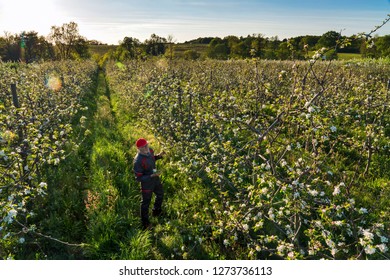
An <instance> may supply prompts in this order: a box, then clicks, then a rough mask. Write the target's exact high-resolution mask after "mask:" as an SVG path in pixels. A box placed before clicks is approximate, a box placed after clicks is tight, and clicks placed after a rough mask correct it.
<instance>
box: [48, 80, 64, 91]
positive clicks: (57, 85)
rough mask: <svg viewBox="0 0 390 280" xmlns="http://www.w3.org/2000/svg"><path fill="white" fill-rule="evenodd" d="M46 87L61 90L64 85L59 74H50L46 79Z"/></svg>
mask: <svg viewBox="0 0 390 280" xmlns="http://www.w3.org/2000/svg"><path fill="white" fill-rule="evenodd" d="M46 87H47V88H49V89H51V90H54V91H59V90H60V89H61V87H62V82H61V80H60V78H58V77H57V76H50V77H48V78H47V79H46Z"/></svg>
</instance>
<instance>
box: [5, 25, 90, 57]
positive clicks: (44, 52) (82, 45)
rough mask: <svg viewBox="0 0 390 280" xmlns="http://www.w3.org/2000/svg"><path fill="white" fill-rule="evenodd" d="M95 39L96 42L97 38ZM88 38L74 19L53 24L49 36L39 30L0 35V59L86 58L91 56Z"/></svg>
mask: <svg viewBox="0 0 390 280" xmlns="http://www.w3.org/2000/svg"><path fill="white" fill-rule="evenodd" d="M94 43H96V42H94ZM89 44H90V43H89V42H88V41H87V39H85V38H84V37H82V36H81V35H80V34H79V30H78V25H77V24H76V23H74V22H70V23H65V24H63V25H62V26H52V27H51V32H50V34H49V35H48V36H47V37H44V36H39V35H38V33H37V32H35V31H30V32H22V33H20V34H11V33H8V32H5V35H4V36H3V37H0V60H3V61H15V62H16V61H23V62H27V63H30V62H35V61H42V60H61V59H79V58H80V59H83V58H88V57H90V54H89Z"/></svg>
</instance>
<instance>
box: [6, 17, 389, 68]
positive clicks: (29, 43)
mask: <svg viewBox="0 0 390 280" xmlns="http://www.w3.org/2000/svg"><path fill="white" fill-rule="evenodd" d="M341 41H343V42H347V43H344V44H343V46H341V44H340V42H341ZM100 44H101V43H100V42H98V41H96V40H91V41H88V40H87V39H86V38H84V37H83V36H81V35H80V34H79V30H78V25H77V24H76V23H74V22H70V23H66V24H63V25H62V26H52V28H51V32H50V34H49V35H48V36H47V37H44V36H39V35H38V33H37V32H35V31H30V32H22V33H20V34H10V33H7V32H6V33H5V35H4V36H3V37H0V60H2V61H24V62H27V63H29V62H34V61H41V60H61V59H83V58H89V57H90V56H91V55H90V53H89V46H90V45H100ZM185 45H186V46H187V50H186V51H185V52H184V56H182V57H184V58H185V59H198V58H200V57H203V58H206V57H207V58H212V59H245V58H250V57H256V58H261V59H278V60H286V59H307V58H309V57H311V56H312V54H313V53H314V52H315V51H316V50H318V49H321V48H326V49H328V52H327V53H325V54H324V59H335V58H337V54H338V53H358V54H361V55H362V56H363V57H372V58H379V57H389V56H390V35H386V36H382V37H378V36H377V37H374V38H370V40H367V38H364V37H358V36H351V37H346V36H341V35H340V33H338V32H335V31H329V32H326V33H324V34H323V35H321V36H314V35H306V36H298V37H294V38H290V39H283V40H280V39H279V38H278V37H277V36H275V37H265V36H264V35H262V34H253V35H248V36H246V37H237V36H233V35H231V36H227V37H224V38H219V37H204V38H198V39H195V40H191V41H188V42H185ZM196 45H204V46H207V47H206V48H205V49H206V50H207V51H206V52H205V53H199V52H198V51H197V50H196V48H195V46H196ZM175 48H176V44H175V42H174V40H173V36H172V35H170V36H168V37H167V38H164V37H160V36H158V35H156V34H152V35H151V36H150V38H149V39H147V40H145V41H144V42H141V41H140V40H138V39H136V38H133V37H125V38H124V39H123V40H122V41H121V42H120V43H119V45H118V46H117V47H116V48H111V49H110V50H109V51H108V52H107V53H106V54H105V55H104V56H103V57H100V58H99V59H100V62H102V63H104V61H106V60H110V59H115V60H119V61H123V60H126V59H133V58H141V59H146V58H147V57H149V56H166V57H168V58H170V59H172V58H175V53H176V52H175Z"/></svg>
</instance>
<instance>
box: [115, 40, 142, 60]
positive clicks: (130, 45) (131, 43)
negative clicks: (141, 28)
mask: <svg viewBox="0 0 390 280" xmlns="http://www.w3.org/2000/svg"><path fill="white" fill-rule="evenodd" d="M120 45H121V46H122V47H123V48H124V49H125V50H126V51H127V52H128V53H127V55H126V56H127V57H128V58H135V57H136V56H137V55H138V52H139V47H140V45H141V42H140V41H139V40H138V39H136V38H133V37H125V38H124V39H123V41H122V42H121V44H120Z"/></svg>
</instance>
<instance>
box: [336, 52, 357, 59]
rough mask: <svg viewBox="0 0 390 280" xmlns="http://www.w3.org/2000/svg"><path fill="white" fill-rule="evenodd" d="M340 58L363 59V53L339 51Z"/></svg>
mask: <svg viewBox="0 0 390 280" xmlns="http://www.w3.org/2000/svg"><path fill="white" fill-rule="evenodd" d="M337 56H338V59H340V60H351V59H361V58H362V55H361V54H360V53H338V54H337Z"/></svg>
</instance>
